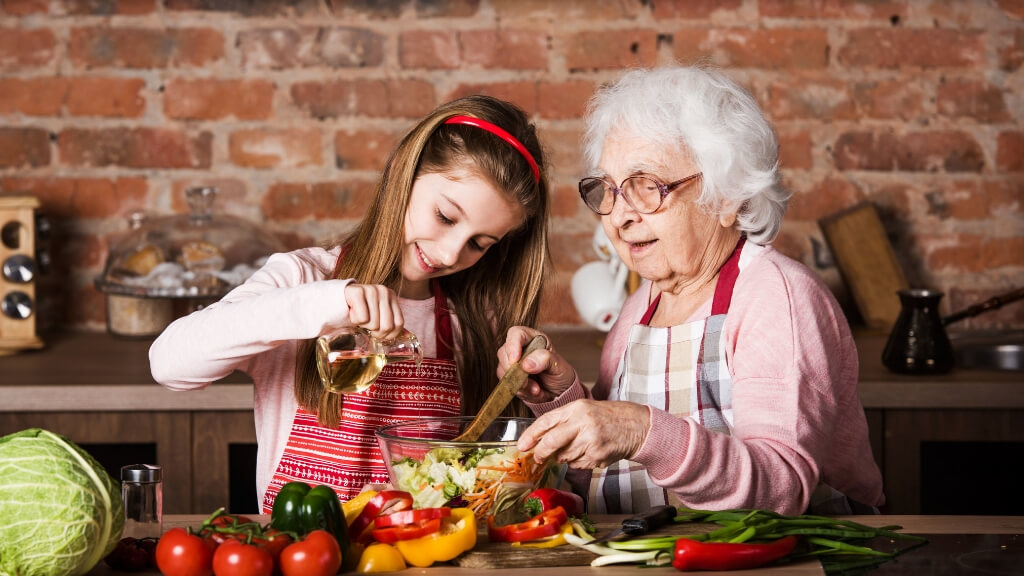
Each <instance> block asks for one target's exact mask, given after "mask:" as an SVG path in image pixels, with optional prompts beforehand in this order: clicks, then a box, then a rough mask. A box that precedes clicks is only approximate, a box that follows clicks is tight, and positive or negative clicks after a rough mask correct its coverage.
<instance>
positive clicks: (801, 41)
mask: <svg viewBox="0 0 1024 576" xmlns="http://www.w3.org/2000/svg"><path fill="white" fill-rule="evenodd" d="M679 34H686V32H685V31H684V32H680V33H677V34H676V35H677V36H678V35H679ZM706 44H707V46H706V47H705V49H706V51H708V52H710V54H711V57H712V60H713V62H714V63H715V64H717V65H719V66H723V67H729V68H763V69H768V70H774V69H780V68H797V69H801V70H807V69H815V68H824V67H826V66H828V53H829V43H828V32H827V31H826V30H824V29H819V28H773V29H768V30H739V29H725V30H722V29H715V30H712V31H711V32H710V33H708V36H707V40H706ZM677 55H678V52H677Z"/></svg>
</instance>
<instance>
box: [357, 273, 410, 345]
mask: <svg viewBox="0 0 1024 576" xmlns="http://www.w3.org/2000/svg"><path fill="white" fill-rule="evenodd" d="M345 302H346V303H347V304H348V319H349V321H350V322H352V324H353V325H355V326H362V327H363V328H366V329H367V330H369V331H370V333H371V334H373V335H374V336H376V337H377V338H380V339H382V340H388V339H391V338H396V337H397V336H398V335H399V334H401V333H402V326H403V325H404V324H405V319H404V318H403V317H402V309H401V308H400V307H399V306H398V294H396V293H395V291H394V290H392V289H390V288H387V287H385V286H381V285H379V284H349V285H348V286H345Z"/></svg>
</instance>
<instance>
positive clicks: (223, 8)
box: [164, 0, 323, 18]
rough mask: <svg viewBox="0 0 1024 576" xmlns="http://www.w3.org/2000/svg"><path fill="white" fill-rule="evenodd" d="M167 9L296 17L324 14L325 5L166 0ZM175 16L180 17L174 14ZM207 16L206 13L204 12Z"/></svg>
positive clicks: (311, 0) (307, 0)
mask: <svg viewBox="0 0 1024 576" xmlns="http://www.w3.org/2000/svg"><path fill="white" fill-rule="evenodd" d="M164 5H165V6H166V8H167V10H171V11H175V12H182V11H201V12H235V13H238V14H240V15H242V16H264V17H271V16H277V17H282V18H295V17H301V16H322V15H323V6H322V3H321V2H319V1H317V0H288V1H287V2H279V1H266V0H263V1H256V2H253V1H245V0H241V1H240V0H164ZM173 16H174V17H180V16H177V15H173ZM203 16H205V14H203Z"/></svg>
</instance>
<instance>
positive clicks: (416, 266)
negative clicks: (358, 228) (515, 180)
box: [400, 168, 525, 298]
mask: <svg viewBox="0 0 1024 576" xmlns="http://www.w3.org/2000/svg"><path fill="white" fill-rule="evenodd" d="M524 220H525V214H524V212H523V207H522V206H520V205H519V203H518V202H516V201H515V200H514V199H511V198H507V197H506V196H505V195H504V194H502V193H501V192H500V191H499V190H498V189H497V188H495V187H494V186H492V185H491V184H490V183H489V182H487V181H486V180H484V179H482V178H480V177H479V176H477V175H476V174H475V173H474V172H472V171H470V170H466V169H465V168H456V169H453V170H448V171H445V172H441V173H438V174H424V175H422V176H420V177H418V178H417V179H416V181H415V182H414V183H413V186H412V197H411V198H410V199H409V210H408V212H406V214H405V244H404V248H403V254H402V276H403V277H404V278H405V282H404V283H403V285H402V289H401V294H400V296H404V297H406V298H426V297H429V296H430V283H429V280H430V279H431V278H438V277H441V276H447V275H449V274H453V273H455V272H458V271H459V270H464V269H466V268H469V267H470V266H472V265H473V264H476V262H477V261H478V260H480V258H481V257H482V256H483V255H484V253H485V252H487V250H488V249H489V248H490V247H491V246H494V245H495V244H497V243H498V242H499V241H500V240H501V239H502V238H503V237H504V236H505V235H506V234H508V233H509V232H511V231H512V230H515V229H516V228H518V227H520V226H521V225H522V224H523V222H524Z"/></svg>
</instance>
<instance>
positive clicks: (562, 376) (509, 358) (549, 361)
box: [498, 326, 576, 403]
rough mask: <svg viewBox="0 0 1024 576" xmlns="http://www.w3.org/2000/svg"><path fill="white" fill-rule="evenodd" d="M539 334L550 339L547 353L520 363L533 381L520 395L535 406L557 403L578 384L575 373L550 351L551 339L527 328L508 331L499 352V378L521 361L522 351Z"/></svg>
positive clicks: (538, 354) (528, 383) (536, 354)
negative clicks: (554, 401)
mask: <svg viewBox="0 0 1024 576" xmlns="http://www.w3.org/2000/svg"><path fill="white" fill-rule="evenodd" d="M538 334H540V335H541V336H544V338H545V339H547V341H548V347H547V349H546V350H537V351H535V352H532V353H531V354H530V355H529V356H527V357H526V358H523V359H522V362H520V363H519V366H520V367H521V368H522V369H523V371H525V372H526V373H527V374H530V375H531V377H530V378H529V379H528V380H527V381H526V384H524V385H523V387H522V388H521V389H520V390H519V393H518V394H517V395H518V396H519V397H520V398H522V399H523V400H525V401H526V402H533V403H539V402H550V401H551V400H554V399H555V398H557V397H558V396H559V395H560V394H561V393H562V392H565V391H566V390H567V389H568V388H569V387H570V386H572V384H573V382H575V381H576V370H575V369H573V367H572V366H571V365H569V363H568V362H566V361H565V358H562V356H561V355H559V354H558V352H556V351H555V350H554V349H553V348H552V347H551V338H548V336H547V334H544V333H543V332H539V331H537V330H533V329H531V328H526V327H524V326H513V327H512V328H509V331H508V335H507V336H506V337H505V343H504V344H503V345H502V346H501V348H499V349H498V378H501V377H502V376H504V375H505V372H508V369H509V366H511V365H512V364H514V363H515V362H517V361H519V357H520V355H521V354H522V353H523V348H525V347H526V345H527V344H529V342H530V340H532V339H533V337H534V336H536V335H538Z"/></svg>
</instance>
